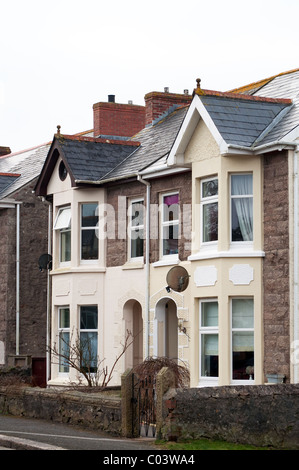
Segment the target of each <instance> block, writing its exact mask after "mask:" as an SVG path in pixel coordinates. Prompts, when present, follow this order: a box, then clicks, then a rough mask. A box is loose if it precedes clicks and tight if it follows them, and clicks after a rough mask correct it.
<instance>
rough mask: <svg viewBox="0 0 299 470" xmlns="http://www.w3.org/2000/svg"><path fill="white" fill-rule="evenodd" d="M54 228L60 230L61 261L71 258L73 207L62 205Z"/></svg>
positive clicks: (65, 261)
mask: <svg viewBox="0 0 299 470" xmlns="http://www.w3.org/2000/svg"><path fill="white" fill-rule="evenodd" d="M54 230H56V231H58V232H59V262H60V263H67V262H69V261H70V260H71V207H70V206H66V207H61V208H60V209H59V211H58V214H57V216H56V219H55V222H54Z"/></svg>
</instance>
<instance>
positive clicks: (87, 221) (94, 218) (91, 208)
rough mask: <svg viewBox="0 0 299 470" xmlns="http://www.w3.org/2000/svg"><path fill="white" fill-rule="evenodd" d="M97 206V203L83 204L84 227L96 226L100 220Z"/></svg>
mask: <svg viewBox="0 0 299 470" xmlns="http://www.w3.org/2000/svg"><path fill="white" fill-rule="evenodd" d="M97 207H98V205H97V204H95V203H91V204H82V227H96V225H97V223H98V221H99V217H98V215H96V212H97Z"/></svg>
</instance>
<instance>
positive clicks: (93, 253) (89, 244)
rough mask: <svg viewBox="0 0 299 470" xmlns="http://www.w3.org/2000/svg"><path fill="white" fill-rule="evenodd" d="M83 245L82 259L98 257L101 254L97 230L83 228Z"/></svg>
mask: <svg viewBox="0 0 299 470" xmlns="http://www.w3.org/2000/svg"><path fill="white" fill-rule="evenodd" d="M81 234H82V235H81V236H82V240H81V243H82V247H81V249H82V250H81V259H85V260H88V259H98V256H99V240H98V237H97V233H96V230H93V229H87V230H82V232H81Z"/></svg>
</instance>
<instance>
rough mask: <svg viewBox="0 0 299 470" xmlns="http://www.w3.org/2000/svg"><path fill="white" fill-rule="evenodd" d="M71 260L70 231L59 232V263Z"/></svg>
mask: <svg viewBox="0 0 299 470" xmlns="http://www.w3.org/2000/svg"><path fill="white" fill-rule="evenodd" d="M70 260H71V231H70V230H68V231H66V232H60V261H61V262H62V263H64V262H67V261H70Z"/></svg>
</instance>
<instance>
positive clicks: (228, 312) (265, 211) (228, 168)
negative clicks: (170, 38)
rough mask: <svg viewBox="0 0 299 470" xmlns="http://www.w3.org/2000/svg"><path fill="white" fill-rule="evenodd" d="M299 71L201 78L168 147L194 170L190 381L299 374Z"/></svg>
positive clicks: (173, 159)
mask: <svg viewBox="0 0 299 470" xmlns="http://www.w3.org/2000/svg"><path fill="white" fill-rule="evenodd" d="M298 92H299V70H298V69H297V70H293V71H290V72H287V73H283V74H280V75H277V76H275V77H271V78H270V79H267V80H264V81H262V82H259V83H255V84H252V85H249V86H247V87H243V88H241V89H237V90H232V92H230V93H218V92H214V91H209V90H202V89H201V86H200V81H198V83H197V87H196V89H195V91H194V96H193V100H192V103H191V105H190V107H189V109H188V112H187V115H186V117H185V120H184V123H183V125H182V127H181V128H180V131H179V133H178V136H177V139H176V141H175V143H174V145H173V147H172V149H171V152H170V154H169V156H168V160H167V163H168V165H169V166H170V167H171V168H175V167H176V166H180V167H181V166H184V165H186V166H188V167H191V171H192V235H193V236H192V248H191V255H190V256H189V258H188V260H189V261H190V266H189V274H190V276H191V282H190V287H189V289H190V290H189V295H190V297H191V299H190V305H194V308H193V309H192V313H191V318H190V320H191V321H190V324H191V329H190V343H191V344H192V354H191V356H192V364H190V367H191V377H192V385H193V386H207V385H216V384H217V385H227V384H231V383H236V384H244V383H255V384H263V383H265V382H267V381H271V376H275V377H276V378H279V379H280V380H284V381H286V382H292V383H297V382H298V360H296V348H298V333H299V331H298V293H297V278H298V240H297V237H298V235H297V233H298V209H299V208H298V174H297V168H298V143H299V140H298V137H299V120H298Z"/></svg>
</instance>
